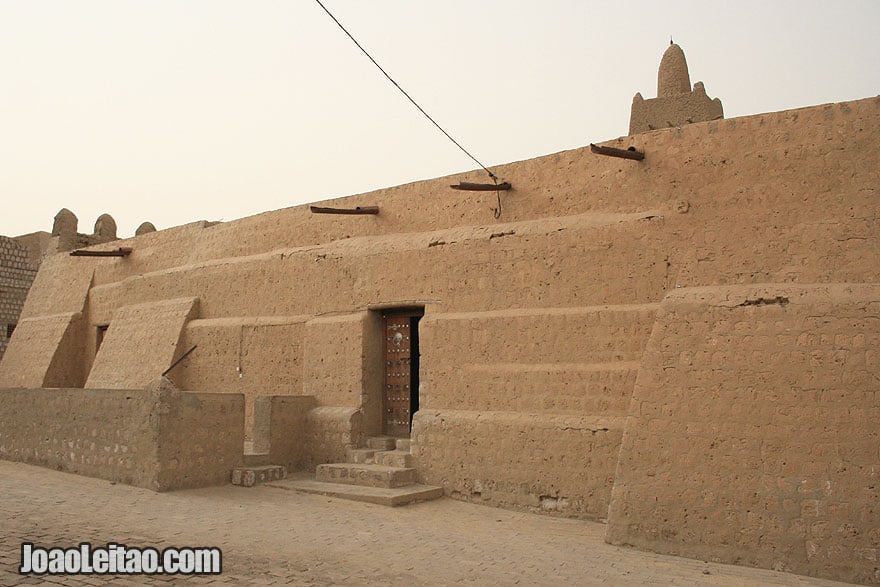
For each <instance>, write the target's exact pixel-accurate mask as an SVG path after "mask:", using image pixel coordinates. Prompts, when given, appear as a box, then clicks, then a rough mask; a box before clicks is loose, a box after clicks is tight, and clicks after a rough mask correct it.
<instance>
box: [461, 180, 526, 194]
mask: <svg viewBox="0 0 880 587" xmlns="http://www.w3.org/2000/svg"><path fill="white" fill-rule="evenodd" d="M449 187H451V188H452V189H454V190H464V191H467V192H506V191H507V190H509V189H511V188H512V187H513V186H511V185H510V182H507V181H502V182H501V183H497V184H496V183H470V182H467V181H463V182H461V183H458V184H455V185H451V186H449Z"/></svg>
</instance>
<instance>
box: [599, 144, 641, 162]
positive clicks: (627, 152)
mask: <svg viewBox="0 0 880 587" xmlns="http://www.w3.org/2000/svg"><path fill="white" fill-rule="evenodd" d="M590 151H592V152H593V153H595V154H597V155H607V156H608V157H620V158H621V159H632V160H633V161H641V160H642V159H644V158H645V153H644V152H642V151H636V148H635V147H630V148H629V149H618V148H617V147H600V146H599V145H594V144H593V143H590Z"/></svg>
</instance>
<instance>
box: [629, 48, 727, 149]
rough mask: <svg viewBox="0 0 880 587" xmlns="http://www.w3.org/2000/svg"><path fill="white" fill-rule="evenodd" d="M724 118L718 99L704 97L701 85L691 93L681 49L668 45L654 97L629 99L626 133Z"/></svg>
mask: <svg viewBox="0 0 880 587" xmlns="http://www.w3.org/2000/svg"><path fill="white" fill-rule="evenodd" d="M719 118H724V109H723V107H722V106H721V100H719V99H718V98H715V99H711V98H709V96H708V95H707V94H706V88H705V87H704V86H703V82H697V83H696V84H694V87H693V91H692V90H691V81H690V74H689V73H688V66H687V60H686V59H685V56H684V51H682V49H681V47H679V46H678V45H675V44H670V46H669V48H668V49H667V50H666V52H665V53H664V54H663V59H662V60H661V61H660V69H659V71H658V73H657V97H656V98H653V99H648V100H645V99H644V98H642V95H641V94H640V93H636V95H635V97H633V102H632V111H631V113H630V120H629V134H630V135H634V134H638V133H641V132H646V131H649V130H656V129H659V128H668V127H674V126H683V125H685V124H690V123H692V122H703V121H706V120H717V119H719Z"/></svg>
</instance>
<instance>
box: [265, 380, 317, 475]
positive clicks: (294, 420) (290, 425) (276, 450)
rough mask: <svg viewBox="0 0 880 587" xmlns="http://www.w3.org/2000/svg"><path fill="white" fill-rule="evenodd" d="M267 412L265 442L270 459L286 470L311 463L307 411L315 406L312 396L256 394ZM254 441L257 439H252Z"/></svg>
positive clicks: (292, 469) (297, 468)
mask: <svg viewBox="0 0 880 587" xmlns="http://www.w3.org/2000/svg"><path fill="white" fill-rule="evenodd" d="M257 400H258V403H257V405H258V406H259V405H261V404H264V405H265V406H266V410H265V411H266V412H267V414H266V415H267V416H268V422H267V423H266V430H265V432H266V435H267V438H266V442H265V444H266V445H268V446H267V449H268V452H269V460H270V461H271V462H273V463H275V464H278V465H283V466H285V467H287V469H288V470H289V471H299V470H304V469H305V468H306V467H307V466H308V465H310V464H312V462H311V454H310V452H309V450H308V449H309V440H310V433H311V431H310V429H309V422H310V420H309V412H310V411H311V410H313V409H315V407H316V402H315V398H314V397H311V396H305V395H300V396H295V395H286V396H285V395H275V396H263V397H259V398H257ZM255 441H256V439H255Z"/></svg>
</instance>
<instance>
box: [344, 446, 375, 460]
mask: <svg viewBox="0 0 880 587" xmlns="http://www.w3.org/2000/svg"><path fill="white" fill-rule="evenodd" d="M375 454H376V449H374V448H349V449H346V451H345V457H346V460H348V462H349V463H373V462H374V461H373V458H374V455H375Z"/></svg>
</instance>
